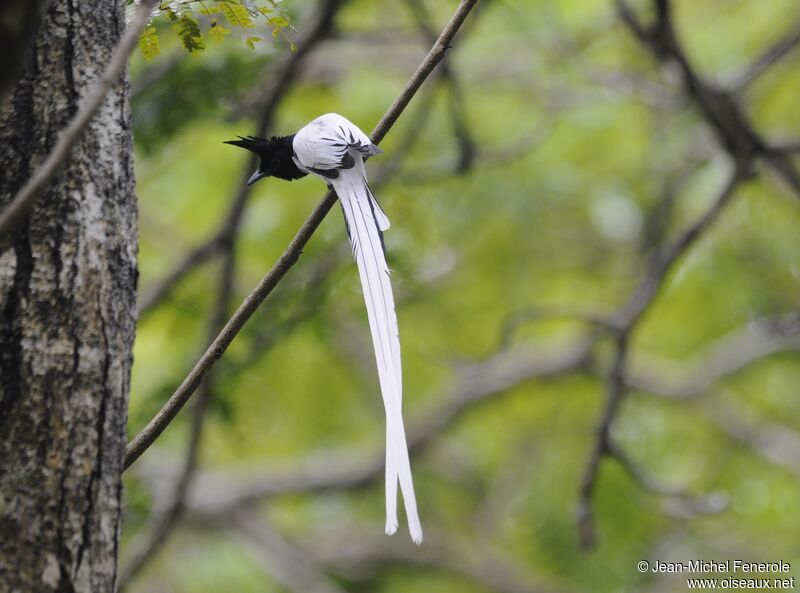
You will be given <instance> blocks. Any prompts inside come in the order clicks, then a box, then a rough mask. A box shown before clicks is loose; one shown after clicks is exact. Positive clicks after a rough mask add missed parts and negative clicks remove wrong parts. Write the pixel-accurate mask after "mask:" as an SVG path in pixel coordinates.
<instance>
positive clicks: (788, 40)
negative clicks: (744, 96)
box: [728, 21, 800, 92]
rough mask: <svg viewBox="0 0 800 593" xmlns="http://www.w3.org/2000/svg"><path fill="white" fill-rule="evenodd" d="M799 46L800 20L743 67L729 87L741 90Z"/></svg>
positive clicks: (734, 90)
mask: <svg viewBox="0 0 800 593" xmlns="http://www.w3.org/2000/svg"><path fill="white" fill-rule="evenodd" d="M798 46H800V21H798V22H795V23H794V25H792V27H791V28H790V29H789V32H788V33H786V34H785V35H784V36H782V37H781V38H780V39H778V40H777V41H776V42H775V43H773V44H772V45H771V46H769V47H768V48H767V49H766V50H765V51H764V53H762V54H761V55H760V56H758V57H757V58H756V59H755V60H753V62H752V63H750V64H748V65H747V66H745V67H744V68H742V70H741V71H740V72H738V73H737V74H736V75H735V76H734V77H733V81H732V82H730V83H729V84H728V88H729V89H730V90H731V91H732V92H739V91H741V90H742V89H744V88H745V87H746V86H748V85H750V84H752V83H753V81H754V80H755V79H756V78H758V77H759V76H761V75H762V74H764V72H766V71H767V70H768V69H769V68H771V67H772V66H774V65H775V64H776V63H777V62H778V61H780V60H781V59H783V58H785V57H786V56H788V55H789V54H790V53H792V52H793V51H794V50H795V49H797V47H798Z"/></svg>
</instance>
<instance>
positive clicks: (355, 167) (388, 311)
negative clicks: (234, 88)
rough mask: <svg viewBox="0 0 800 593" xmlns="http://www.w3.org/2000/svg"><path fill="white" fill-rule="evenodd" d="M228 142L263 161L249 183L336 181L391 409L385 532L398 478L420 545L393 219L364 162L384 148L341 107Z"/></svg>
mask: <svg viewBox="0 0 800 593" xmlns="http://www.w3.org/2000/svg"><path fill="white" fill-rule="evenodd" d="M227 144H233V145H235V146H239V147H241V148H246V149H247V150H250V151H252V152H254V153H256V154H257V155H258V156H259V158H260V162H259V167H258V169H257V170H256V172H255V173H253V175H252V176H251V177H250V179H249V180H248V182H247V184H248V185H252V184H253V183H255V182H256V181H258V180H259V179H261V178H263V177H268V176H273V177H278V178H280V179H286V180H292V179H298V178H300V177H303V176H305V175H306V174H307V173H312V174H314V175H317V176H318V177H320V178H321V179H322V180H323V181H325V182H326V183H327V184H328V185H329V186H331V187H333V189H334V190H335V191H336V195H337V196H338V197H339V202H340V203H341V206H342V211H343V212H344V218H345V223H346V226H347V235H348V237H349V238H350V244H351V246H352V248H353V257H354V258H355V260H356V264H357V265H358V273H359V276H360V278H361V288H362V290H363V293H364V303H365V304H366V307H367V319H368V320H369V327H370V331H371V333H372V345H373V347H374V350H375V362H376V363H377V366H378V380H379V382H380V387H381V394H382V396H383V405H384V409H385V410H386V533H387V534H389V535H391V534H393V533H395V532H396V531H397V525H398V522H397V484H398V481H399V483H400V491H401V493H402V495H403V501H404V503H405V509H406V517H407V519H408V529H409V532H410V533H411V539H412V540H413V541H414V543H416V544H420V543H422V526H421V525H420V521H419V516H418V514H417V502H416V497H415V495H414V483H413V481H412V479H411V464H410V461H409V457H408V445H407V443H406V436H405V430H404V428H403V412H402V399H403V379H402V368H401V363H400V337H399V333H398V328H397V314H396V313H395V307H394V296H393V295H392V285H391V282H390V279H389V266H388V265H387V263H386V255H385V250H384V245H383V231H385V230H387V229H388V228H389V219H388V218H387V217H386V214H385V213H384V212H383V210H382V209H381V207H380V205H379V204H378V201H377V200H376V199H375V196H374V195H373V194H372V191H371V190H370V187H369V184H368V183H367V174H366V169H365V167H364V161H366V160H367V159H368V158H369V157H371V156H374V155H376V154H380V153H381V152H383V151H382V150H381V149H380V148H378V147H377V146H375V145H374V144H373V143H372V141H371V140H370V139H369V137H368V136H367V135H366V134H365V133H364V132H362V131H361V130H360V129H358V127H356V126H355V125H354V124H353V123H352V122H350V121H349V120H348V119H346V118H345V117H342V116H341V115H338V114H336V113H328V114H325V115H321V116H319V117H318V118H316V119H315V120H313V121H312V122H311V123H309V124H308V125H306V126H305V127H303V128H302V129H300V130H299V131H298V132H297V133H296V134H293V135H291V136H273V137H272V138H269V139H267V138H256V137H253V136H248V137H246V138H243V137H241V136H240V139H239V140H231V141H228V142H227Z"/></svg>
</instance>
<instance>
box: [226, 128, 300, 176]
mask: <svg viewBox="0 0 800 593" xmlns="http://www.w3.org/2000/svg"><path fill="white" fill-rule="evenodd" d="M293 139H294V135H292V136H273V137H272V138H257V137H255V136H247V137H242V136H239V139H238V140H228V141H226V142H225V144H233V145H234V146H238V147H240V148H244V149H247V150H249V151H250V152H254V153H256V154H257V155H258V158H259V163H258V169H256V172H255V173H253V174H252V175H251V176H250V179H248V180H247V185H248V186H250V185H253V184H254V183H255V182H256V181H258V180H259V179H261V178H262V177H269V176H272V177H278V178H280V179H286V180H292V179H299V178H300V177H304V176H305V175H306V174H305V173H303V172H302V171H301V170H300V169H298V168H297V165H295V164H294V161H293V160H292V155H293V154H294V150H293V148H292V140H293Z"/></svg>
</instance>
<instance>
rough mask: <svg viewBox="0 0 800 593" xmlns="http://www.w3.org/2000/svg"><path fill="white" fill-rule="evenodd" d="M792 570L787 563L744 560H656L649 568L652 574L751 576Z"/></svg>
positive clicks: (781, 561)
mask: <svg viewBox="0 0 800 593" xmlns="http://www.w3.org/2000/svg"><path fill="white" fill-rule="evenodd" d="M791 569H792V567H791V565H790V564H789V563H788V562H784V561H783V560H779V561H778V562H746V561H744V560H722V561H719V562H717V561H714V560H689V561H687V562H661V561H660V560H656V561H655V562H653V563H652V564H651V566H650V570H651V571H652V572H667V573H669V572H686V573H712V572H713V573H732V572H737V573H738V572H743V573H752V574H763V573H787V572H789V571H790V570H791Z"/></svg>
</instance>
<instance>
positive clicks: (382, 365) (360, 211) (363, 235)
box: [331, 159, 422, 544]
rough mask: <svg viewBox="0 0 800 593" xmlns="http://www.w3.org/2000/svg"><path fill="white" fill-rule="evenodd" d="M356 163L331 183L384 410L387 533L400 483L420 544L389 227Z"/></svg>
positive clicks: (394, 525)
mask: <svg viewBox="0 0 800 593" xmlns="http://www.w3.org/2000/svg"><path fill="white" fill-rule="evenodd" d="M356 161H357V162H356V166H355V167H353V168H352V169H343V170H340V175H339V177H338V178H337V179H335V180H331V183H332V184H333V187H334V189H335V190H336V193H337V195H338V196H339V200H340V202H341V205H342V210H343V212H344V216H345V220H346V221H347V227H348V231H349V236H350V242H351V244H352V247H353V255H354V257H355V260H356V263H357V265H358V271H359V276H360V278H361V286H362V289H363V292H364V302H365V304H366V306H367V317H368V319H369V326H370V331H371V333H372V343H373V347H374V349H375V360H376V363H377V366H378V379H379V381H380V386H381V395H382V397H383V404H384V408H385V410H386V533H388V534H392V533H394V532H395V531H396V530H397V523H398V522H397V483H398V480H399V483H400V491H401V492H402V494H403V501H404V503H405V509H406V516H407V519H408V525H409V531H410V533H411V538H412V539H413V540H414V542H415V543H417V544H419V543H421V542H422V527H421V525H420V522H419V517H418V514H417V503H416V498H415V496H414V484H413V481H412V478H411V464H410V461H409V458H408V445H407V443H406V436H405V430H404V429H403V415H402V406H401V403H402V367H401V361H400V338H399V333H398V327H397V315H396V313H395V307H394V297H393V295H392V286H391V282H390V280H389V266H388V265H387V263H386V256H385V254H384V251H383V242H382V237H381V230H383V229H384V228H388V226H389V221H388V219H387V218H386V215H385V214H383V211H382V210H381V209H380V206H378V204H377V201H376V200H375V198H374V196H373V195H372V192H371V191H370V190H369V186H368V185H367V182H366V178H365V175H364V165H363V162H362V161H361V159H356Z"/></svg>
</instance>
